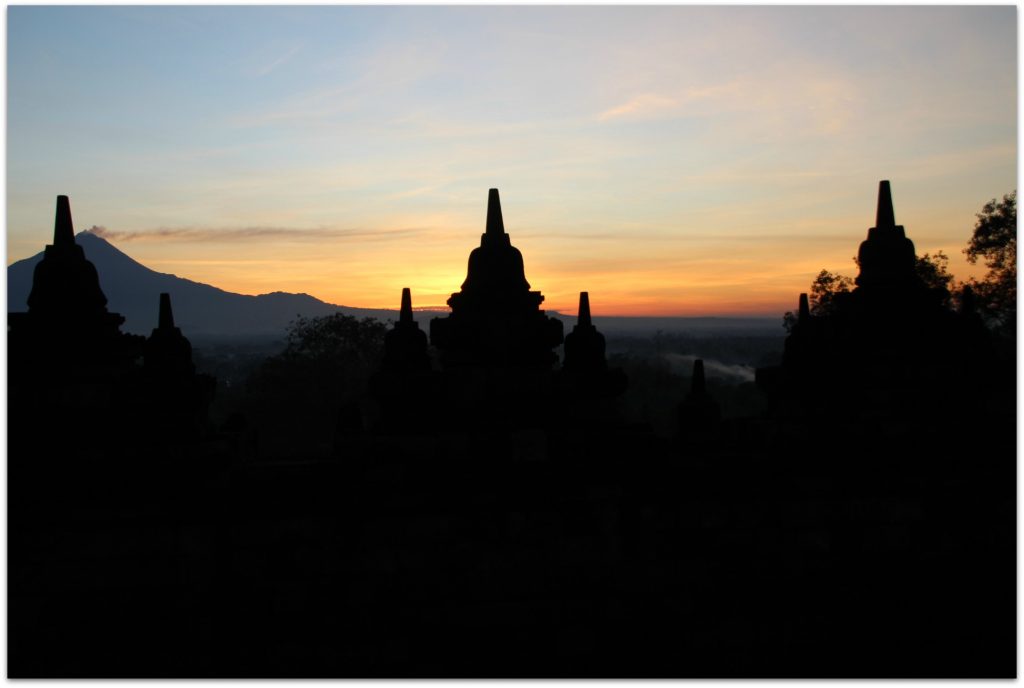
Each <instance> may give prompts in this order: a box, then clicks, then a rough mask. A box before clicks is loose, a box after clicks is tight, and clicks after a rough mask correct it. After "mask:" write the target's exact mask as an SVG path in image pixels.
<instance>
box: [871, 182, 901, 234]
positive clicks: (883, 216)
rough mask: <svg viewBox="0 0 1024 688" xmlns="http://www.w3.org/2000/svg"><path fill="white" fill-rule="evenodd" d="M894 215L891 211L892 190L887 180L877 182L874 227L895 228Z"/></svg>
mask: <svg viewBox="0 0 1024 688" xmlns="http://www.w3.org/2000/svg"><path fill="white" fill-rule="evenodd" d="M895 226H896V213H895V212H894V211H893V209H892V189H891V188H890V187H889V180H888V179H883V180H882V181H880V182H878V212H877V213H876V214H875V227H895Z"/></svg>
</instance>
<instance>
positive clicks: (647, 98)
mask: <svg viewBox="0 0 1024 688" xmlns="http://www.w3.org/2000/svg"><path fill="white" fill-rule="evenodd" d="M678 103H679V101H678V100H677V99H675V98H669V97H667V96H662V95H658V94H657V93H643V94H641V95H638V96H634V97H633V98H630V99H629V100H627V101H626V102H625V103H622V104H621V105H617V106H615V107H613V108H611V109H608V110H605V111H604V112H602V113H601V114H599V115H598V116H597V119H598V120H599V121H601V122H605V121H607V120H610V119H618V118H621V117H643V116H650V115H654V114H663V113H666V112H668V111H671V110H673V109H674V108H675V107H676V106H677V105H678Z"/></svg>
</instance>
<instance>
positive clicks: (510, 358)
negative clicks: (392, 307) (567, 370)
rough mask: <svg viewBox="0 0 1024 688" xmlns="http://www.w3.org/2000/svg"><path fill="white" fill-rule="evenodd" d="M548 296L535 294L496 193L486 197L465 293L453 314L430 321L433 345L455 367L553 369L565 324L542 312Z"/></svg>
mask: <svg viewBox="0 0 1024 688" xmlns="http://www.w3.org/2000/svg"><path fill="white" fill-rule="evenodd" d="M543 301H544V296H543V295H542V294H541V293H540V292H539V291H531V290H530V283H529V282H527V281H526V273H525V270H524V267H523V255H522V253H520V252H519V249H517V248H516V247H515V246H513V245H512V242H511V240H510V239H509V235H508V234H506V233H505V223H504V221H503V219H502V215H501V200H500V199H499V197H498V190H497V189H491V190H490V191H489V194H488V198H487V228H486V231H485V232H484V233H483V235H481V237H480V246H479V247H478V248H475V249H473V251H472V253H470V255H469V268H468V270H467V273H466V280H465V281H464V282H463V283H462V289H461V291H459V292H456V293H454V294H452V295H451V298H449V299H448V305H449V306H451V309H452V312H451V314H450V315H449V316H447V317H445V318H434V319H433V320H432V321H431V323H430V340H431V343H432V344H433V345H434V346H436V347H437V348H438V349H439V350H440V351H441V362H442V365H444V366H445V367H451V366H466V365H470V366H485V367H509V366H529V367H539V368H550V367H551V366H552V364H554V363H555V361H556V360H557V356H556V355H555V353H554V352H553V351H552V349H554V348H555V347H557V346H558V345H559V344H561V343H562V323H561V321H559V320H557V319H555V318H549V317H548V316H547V315H545V313H544V311H543V310H541V309H540V304H541V303H542V302H543Z"/></svg>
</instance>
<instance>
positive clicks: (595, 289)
mask: <svg viewBox="0 0 1024 688" xmlns="http://www.w3.org/2000/svg"><path fill="white" fill-rule="evenodd" d="M7 12H8V14H7V32H8V33H7V264H8V265H9V264H10V263H12V262H14V261H16V260H20V259H22V258H26V257H28V256H31V255H33V254H35V253H37V252H38V251H40V250H42V249H43V247H44V246H45V244H47V243H49V242H50V241H51V239H52V232H53V216H54V203H55V197H56V196H57V195H58V194H67V195H69V196H70V197H71V207H72V212H73V214H74V219H75V228H76V231H79V230H85V229H89V228H90V227H94V228H96V229H95V230H94V231H97V232H99V233H101V235H103V236H105V237H106V238H107V239H108V240H109V241H110V242H111V243H113V244H114V245H115V246H117V247H118V248H119V249H121V250H122V251H124V252H125V253H127V254H129V255H130V256H132V257H133V258H135V259H136V260H138V261H139V262H141V263H143V264H144V265H146V266H148V267H150V268H152V269H154V270H158V271H160V272H169V273H173V274H176V275H179V276H181V277H187V278H189V279H192V280H195V281H200V282H205V283H208V284H212V285H215V286H217V287H220V288H222V289H227V290H229V291H235V292H241V293H246V294H259V293H266V292H270V291H289V292H305V293H309V294H312V295H313V296H316V297H318V298H320V299H323V300H325V301H328V302H331V303H336V304H340V305H347V306H362V307H374V308H381V307H383V308H396V307H397V306H398V302H399V297H400V293H401V289H402V287H410V288H411V289H412V295H413V305H414V306H416V307H431V306H444V303H445V301H446V299H447V298H448V296H449V295H450V294H451V293H452V292H455V291H458V289H459V286H460V285H461V283H462V281H463V279H464V278H465V271H466V261H467V258H468V256H469V252H470V251H471V250H472V249H473V248H474V247H476V246H477V245H478V244H479V240H480V234H481V233H482V232H483V230H484V221H485V218H486V211H487V208H486V204H487V191H488V189H489V188H492V187H495V188H498V189H500V192H501V202H502V209H503V211H504V220H505V229H506V231H507V232H508V233H509V235H510V236H511V239H512V243H513V244H514V245H515V246H517V247H518V248H519V249H520V250H521V251H522V253H523V256H524V259H525V265H526V276H527V279H528V280H529V281H530V283H531V286H532V288H533V289H535V290H540V291H542V292H543V293H544V295H545V297H546V300H545V303H544V307H545V308H547V309H550V310H558V311H562V312H565V313H575V311H576V304H577V299H578V293H579V292H580V291H589V292H590V299H591V306H592V311H593V312H594V314H595V315H666V316H667V315H678V316H696V315H775V314H781V313H782V312H784V311H786V310H791V309H792V308H794V307H795V305H796V301H797V295H798V294H799V292H801V291H807V290H808V288H809V286H810V283H811V281H812V280H813V278H814V276H815V275H816V274H817V273H818V271H820V270H821V269H828V270H832V271H837V272H843V273H845V274H849V275H855V274H856V266H855V265H854V263H853V261H852V257H853V256H854V255H856V252H857V247H858V245H859V243H860V242H861V241H862V240H863V239H864V238H865V236H866V233H867V229H868V228H869V227H870V226H871V225H873V224H874V213H875V203H876V195H877V189H878V182H879V180H882V179H889V180H891V182H892V190H893V198H894V205H895V209H896V220H897V222H898V223H900V224H902V225H904V226H905V227H906V230H907V234H908V236H909V237H910V238H911V239H912V240H913V241H914V242H915V244H916V247H917V251H918V253H919V254H922V253H925V252H930V253H935V252H936V251H940V250H941V251H944V252H945V253H946V254H947V255H948V256H949V258H950V268H951V270H952V272H953V273H954V274H955V275H956V277H957V278H960V279H964V278H966V277H968V276H971V275H976V276H980V275H981V274H982V273H983V272H984V269H983V267H982V266H970V265H968V264H967V263H966V262H965V261H964V258H963V255H962V253H961V251H962V249H963V247H964V246H965V245H966V243H967V240H968V239H969V238H970V235H971V231H972V229H973V226H974V222H975V213H977V212H979V211H980V209H981V207H982V206H983V205H984V203H985V202H986V201H988V200H989V199H991V198H995V197H1002V195H1003V194H1006V193H1009V192H1011V191H1013V190H1014V189H1015V188H1016V185H1017V10H1016V7H1014V6H1002V7H952V6H945V7H924V6H914V7H880V6H861V7H838V6H832V7H809V6H792V7H766V6H762V7H736V6H732V7H730V6H720V7H696V6H688V7H687V6H676V7H673V6H653V7H652V6H648V7H610V6H605V7H585V6H575V7H573V6H568V7H540V6H518V7H496V6H491V7H488V6H476V7H473V6H461V7H423V6H419V7H383V6H378V7H374V6H350V7H325V6H319V7H267V6H264V7H239V6H236V7H195V6H193V7H188V6H179V7H129V6H106V7H43V6H35V7H26V6H21V7H9V8H8V10H7ZM101 281H102V275H101Z"/></svg>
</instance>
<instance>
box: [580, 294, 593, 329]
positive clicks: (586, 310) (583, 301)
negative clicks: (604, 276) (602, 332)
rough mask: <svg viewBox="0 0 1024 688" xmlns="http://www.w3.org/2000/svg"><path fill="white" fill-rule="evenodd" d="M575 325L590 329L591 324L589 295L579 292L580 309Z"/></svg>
mask: <svg viewBox="0 0 1024 688" xmlns="http://www.w3.org/2000/svg"><path fill="white" fill-rule="evenodd" d="M576 324H577V325H579V326H580V327H590V326H591V325H593V323H592V322H591V320H590V293H589V292H585V291H581V292H580V308H579V312H578V313H577V314H576Z"/></svg>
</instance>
